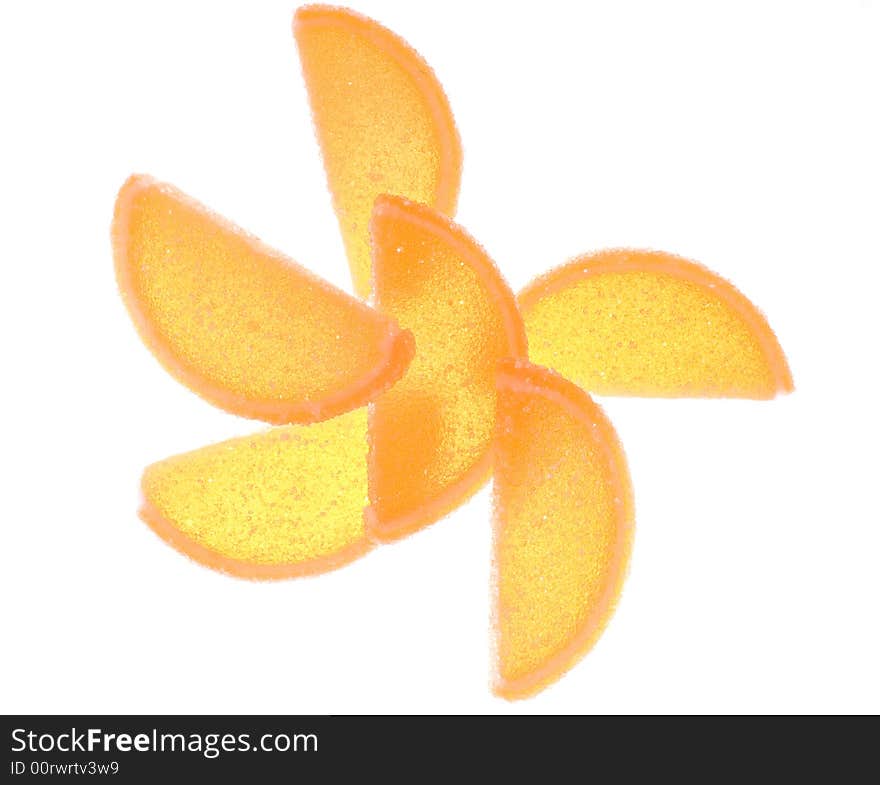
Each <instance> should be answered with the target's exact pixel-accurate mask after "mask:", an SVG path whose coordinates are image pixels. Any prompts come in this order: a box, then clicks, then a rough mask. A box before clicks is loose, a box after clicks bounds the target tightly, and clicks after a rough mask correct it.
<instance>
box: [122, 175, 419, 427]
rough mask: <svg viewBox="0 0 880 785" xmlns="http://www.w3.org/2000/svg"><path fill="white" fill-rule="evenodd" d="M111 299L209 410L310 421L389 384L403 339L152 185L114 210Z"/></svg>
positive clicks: (131, 190)
mask: <svg viewBox="0 0 880 785" xmlns="http://www.w3.org/2000/svg"><path fill="white" fill-rule="evenodd" d="M113 249H114V256H115V261H116V275H117V280H118V282H119V288H120V291H121V292H122V296H123V299H124V300H125V304H126V305H127V306H128V310H129V312H130V313H131V316H132V319H133V320H134V323H135V325H136V326H137V328H138V331H139V332H140V334H141V337H142V338H143V340H144V342H145V343H146V344H147V346H148V347H149V348H150V349H151V350H152V351H153V353H154V354H155V355H156V357H158V359H159V360H160V361H161V362H162V364H163V365H164V366H165V367H166V368H167V369H168V371H169V372H170V373H171V374H172V375H174V376H175V377H176V378H177V379H179V380H180V381H182V382H183V383H184V384H186V385H187V386H188V387H189V388H190V389H192V390H193V391H195V392H196V393H198V394H199V395H201V396H202V397H203V398H205V399H206V400H208V401H210V402H211V403H213V404H215V405H217V406H219V407H221V408H223V409H226V410H227V411H230V412H233V413H234V414H240V415H242V416H244V417H254V418H258V419H261V420H266V421H267V422H272V423H291V422H314V421H317V420H322V419H326V418H327V417H331V416H333V415H336V414H339V413H341V412H345V411H349V410H351V409H354V408H357V407H358V406H363V405H364V404H365V403H367V402H368V401H369V400H371V399H372V398H373V397H375V396H376V395H378V394H379V393H381V392H382V390H384V389H385V388H387V387H388V386H389V385H391V384H393V383H394V382H395V381H396V380H397V379H398V378H399V377H400V375H401V374H402V373H403V371H404V370H405V369H406V367H407V365H408V363H409V361H410V359H411V358H412V354H413V351H414V347H413V342H412V336H411V335H409V334H407V333H405V332H403V331H401V330H400V329H399V328H398V327H397V325H396V324H394V322H392V321H391V320H389V319H388V318H387V317H385V316H383V315H381V314H380V313H378V312H377V311H375V310H373V309H371V308H369V307H367V306H366V305H364V304H363V303H361V302H360V301H358V300H356V299H355V298H353V297H351V296H349V295H347V294H345V293H344V292H342V291H340V290H339V289H336V288H334V287H333V286H331V285H330V284H328V283H326V282H324V281H322V280H321V279H320V278H318V277H316V276H314V275H312V274H311V273H310V272H308V271H307V270H305V269H304V268H302V267H300V266H298V265H297V264H296V263H294V262H292V261H291V260H290V259H287V258H285V257H284V256H282V255H281V254H280V253H278V252H277V251H273V250H272V249H270V248H267V247H266V246H264V245H263V244H262V243H260V241H259V240H257V239H256V238H254V237H251V236H249V235H247V234H245V233H244V232H243V231H241V230H240V229H238V228H237V227H235V226H233V225H232V224H230V223H228V222H226V221H224V220H223V219H222V218H220V217H219V216H217V215H214V214H213V213H211V212H209V211H208V210H207V209H206V208H205V207H203V206H201V205H199V204H197V203H196V202H194V201H193V200H191V199H190V198H188V197H187V196H185V195H184V194H182V193H181V192H180V191H178V190H176V189H175V188H173V187H171V186H170V185H165V184H163V183H158V182H155V181H154V180H152V179H151V178H149V177H145V176H134V177H131V178H130V179H129V180H128V181H127V182H126V183H125V185H124V186H123V187H122V190H121V191H120V192H119V197H118V199H117V202H116V213H115V217H114V220H113Z"/></svg>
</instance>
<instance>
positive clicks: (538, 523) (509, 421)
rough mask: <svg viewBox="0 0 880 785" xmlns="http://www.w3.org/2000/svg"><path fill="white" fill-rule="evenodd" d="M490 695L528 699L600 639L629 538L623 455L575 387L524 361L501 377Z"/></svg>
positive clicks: (617, 587) (625, 561) (597, 411)
mask: <svg viewBox="0 0 880 785" xmlns="http://www.w3.org/2000/svg"><path fill="white" fill-rule="evenodd" d="M494 471H495V473H494V495H495V513H494V514H495V524H494V529H495V546H494V547H495V563H494V585H493V601H494V615H495V634H496V646H495V655H496V661H495V667H496V674H495V684H494V689H495V692H496V694H498V695H501V696H502V697H506V698H522V697H527V696H529V695H532V694H534V693H535V692H537V691H539V690H540V689H542V688H543V687H545V686H546V685H547V684H549V683H551V682H552V681H554V680H556V679H557V678H559V676H561V675H562V674H563V673H564V672H565V671H566V670H568V669H569V668H570V667H571V666H572V665H573V664H574V663H575V662H576V661H577V660H578V659H579V658H580V657H582V656H583V655H584V654H585V653H586V651H588V650H589V648H590V647H591V646H592V645H593V644H594V643H595V641H596V640H597V639H598V637H599V636H600V635H601V633H602V630H603V629H604V627H605V625H606V623H607V621H608V619H609V617H610V615H611V613H612V612H613V610H614V606H615V604H616V602H617V598H618V596H619V594H620V591H621V588H622V585H623V580H624V577H625V574H626V568H627V564H628V560H629V554H630V550H631V547H632V535H633V503H632V491H631V486H630V480H629V474H628V470H627V466H626V460H625V458H624V455H623V450H622V448H621V446H620V443H619V442H618V440H617V436H616V434H615V432H614V429H613V428H612V427H611V424H610V423H609V422H608V420H607V419H606V418H605V416H604V414H603V413H602V411H601V410H600V409H599V407H598V406H596V404H594V403H593V402H592V400H590V397H589V396H588V395H587V394H586V393H585V392H583V391H582V390H581V389H580V388H578V387H576V386H575V385H573V384H571V383H570V382H567V381H566V380H564V379H562V378H561V377H560V376H558V375H556V374H554V373H552V372H551V371H548V370H547V369H545V368H540V367H538V366H534V365H530V364H529V363H526V362H521V361H520V362H516V361H509V362H506V363H504V364H502V368H501V370H500V372H499V374H498V423H497V438H496V445H495V470H494Z"/></svg>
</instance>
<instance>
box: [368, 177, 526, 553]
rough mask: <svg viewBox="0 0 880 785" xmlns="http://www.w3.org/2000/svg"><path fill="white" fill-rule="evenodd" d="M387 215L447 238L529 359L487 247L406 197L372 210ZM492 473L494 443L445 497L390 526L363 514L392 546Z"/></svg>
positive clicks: (516, 349) (512, 302) (386, 199)
mask: <svg viewBox="0 0 880 785" xmlns="http://www.w3.org/2000/svg"><path fill="white" fill-rule="evenodd" d="M382 214H385V215H392V216H396V217H400V218H403V219H405V220H407V221H409V222H410V223H413V224H415V225H416V226H419V227H420V228H422V229H424V230H426V231H427V232H430V233H432V234H442V235H443V236H444V238H445V241H446V243H447V244H448V245H449V247H450V248H452V249H453V250H454V251H455V252H456V253H457V254H458V255H459V256H461V257H462V258H465V259H467V260H468V261H469V263H470V264H471V267H472V268H473V269H474V270H475V271H476V272H477V274H478V275H479V276H480V279H481V280H482V281H483V282H484V283H485V284H486V287H487V288H488V289H489V293H490V296H491V297H492V299H493V301H494V302H495V303H497V304H498V306H499V311H500V312H501V315H502V318H503V320H504V331H505V333H506V334H507V338H508V341H509V343H510V356H511V357H521V358H525V357H527V356H528V344H527V342H526V333H525V325H524V324H523V321H522V317H521V316H520V314H519V309H518V308H517V304H516V296H515V295H514V294H513V291H512V290H511V289H510V287H509V286H508V285H507V283H506V282H505V280H504V278H502V276H501V272H500V271H499V270H498V268H497V267H496V266H495V264H494V263H493V262H492V260H491V259H490V258H489V256H488V255H487V254H486V252H485V251H484V250H483V248H482V246H480V245H479V244H478V243H477V242H476V241H475V240H474V239H473V238H472V237H471V236H470V235H469V234H468V233H467V232H466V231H465V230H464V229H462V228H461V227H460V226H458V224H453V223H452V221H449V220H448V219H445V220H443V221H440V220H438V217H437V215H436V213H435V212H434V211H433V210H431V208H429V207H427V206H425V205H422V204H419V203H417V202H413V201H411V200H409V199H405V198H404V197H401V196H391V195H389V194H383V195H381V196H379V197H377V199H376V202H375V206H374V207H373V217H374V218H375V217H376V216H377V215H382ZM375 277H376V265H375V264H374V265H373V278H374V279H375ZM372 290H373V292H374V293H375V292H376V291H377V289H376V284H375V280H374V281H373V288H372ZM369 449H370V453H372V451H373V440H372V439H370V448H369ZM368 465H370V464H368ZM491 474H492V444H491V443H490V444H489V445H488V446H487V448H486V451H485V453H484V454H483V456H482V457H481V458H480V459H479V460H478V461H477V462H476V463H474V465H473V466H472V467H471V468H470V469H468V470H467V471H466V472H465V473H464V474H463V475H462V476H461V477H460V478H459V479H458V481H457V482H455V483H454V484H453V485H450V486H449V487H448V488H446V489H445V490H444V491H443V493H441V494H439V495H438V496H436V497H434V498H433V499H432V500H431V501H430V502H428V503H426V504H425V505H423V506H422V507H421V508H420V509H419V510H417V511H414V512H412V513H409V514H408V515H401V516H398V517H397V518H394V519H392V520H390V521H382V522H380V521H379V519H378V517H377V515H376V512H375V510H374V509H373V507H372V505H370V506H368V507H367V508H366V510H364V521H365V523H366V527H367V532H368V533H369V534H370V535H371V536H372V537H373V538H374V540H375V541H376V542H386V543H387V542H393V541H395V540H400V539H402V538H404V537H406V536H407V535H409V534H412V533H414V532H416V531H418V530H419V529H422V528H424V527H425V526H427V525H430V524H433V523H436V522H437V521H439V520H440V519H442V518H444V517H445V516H447V515H448V514H449V513H451V512H452V511H453V510H455V509H456V508H457V507H459V506H460V505H461V504H464V503H465V502H466V501H467V500H468V499H470V498H471V497H472V496H473V495H474V494H475V493H476V492H477V491H478V490H480V488H481V487H482V486H483V485H484V484H485V482H486V481H487V480H488V479H489V477H490V476H491Z"/></svg>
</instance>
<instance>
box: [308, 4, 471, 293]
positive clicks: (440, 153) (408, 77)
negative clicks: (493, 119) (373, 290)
mask: <svg viewBox="0 0 880 785" xmlns="http://www.w3.org/2000/svg"><path fill="white" fill-rule="evenodd" d="M294 35H295V37H296V41H297V45H298V48H299V54H300V59H301V62H302V69H303V75H304V77H305V82H306V87H307V88H308V91H309V98H310V101H311V105H312V115H313V117H314V121H315V126H316V130H317V135H318V141H319V143H320V145H321V151H322V153H323V158H324V167H325V169H326V171H327V180H328V184H329V186H330V190H331V192H332V194H333V202H334V206H335V208H336V213H337V217H338V219H339V226H340V229H341V231H342V236H343V240H344V242H345V247H346V251H347V254H348V259H349V264H350V265H351V273H352V278H353V280H354V286H355V291H357V292H358V294H360V295H361V296H363V297H367V296H368V295H369V293H370V281H371V274H370V260H371V257H370V238H369V222H370V214H371V211H372V209H373V202H374V201H375V199H376V197H377V196H378V195H379V194H382V193H390V194H399V195H401V196H406V197H408V198H410V199H413V200H415V201H418V202H424V203H425V204H429V205H431V206H433V207H436V208H437V209H438V210H440V211H441V212H443V213H445V214H447V215H452V214H453V213H454V212H455V205H456V201H457V198H458V187H459V182H460V179H461V144H460V142H459V138H458V131H457V130H456V127H455V122H454V120H453V118H452V112H451V111H450V109H449V104H448V102H447V100H446V96H445V95H444V93H443V88H442V87H441V86H440V84H439V82H438V81H437V78H436V77H435V76H434V72H433V71H432V70H431V69H430V67H429V66H428V65H427V63H425V61H424V60H422V58H421V57H419V55H418V54H417V53H416V52H415V51H414V50H413V49H411V48H410V47H409V45H408V44H407V43H406V42H405V41H403V40H402V39H400V38H399V37H398V36H396V35H394V33H392V32H390V31H389V30H386V29H385V28H384V27H382V26H381V25H379V24H377V23H376V22H374V21H373V20H371V19H368V18H366V17H364V16H361V15H360V14H356V13H354V12H352V11H349V10H347V9H344V8H335V7H329V6H319V5H318V6H303V7H302V8H300V9H299V10H298V11H297V12H296V16H295V18H294Z"/></svg>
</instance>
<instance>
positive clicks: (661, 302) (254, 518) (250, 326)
mask: <svg viewBox="0 0 880 785" xmlns="http://www.w3.org/2000/svg"><path fill="white" fill-rule="evenodd" d="M293 32H294V37H295V39H296V44H297V46H298V49H299V54H300V59H301V64H302V71H303V75H304V78H305V82H306V86H307V89H308V93H309V98H310V101H311V107H312V115H313V118H314V123H315V127H316V130H317V137H318V142H319V145H320V147H321V151H322V154H323V160H324V164H325V169H326V172H327V178H328V183H329V188H330V191H331V193H332V196H333V204H334V207H335V210H336V213H337V217H338V220H339V226H340V229H341V232H342V235H343V239H344V243H345V248H346V252H347V256H348V259H349V263H350V266H351V272H352V279H353V282H354V290H355V291H356V292H357V294H358V295H359V296H360V297H361V298H363V299H357V298H355V297H353V296H351V295H349V294H346V293H345V292H343V291H340V290H339V289H336V288H334V287H333V286H331V285H330V284H329V283H326V282H324V281H323V280H321V279H320V278H318V277H317V276H315V275H314V274H312V273H310V272H309V271H307V270H306V269H304V268H303V267H301V266H299V265H298V264H296V263H295V262H293V261H292V260H290V259H288V258H286V257H285V256H283V255H282V254H280V253H279V252H277V251H274V250H272V249H271V248H268V247H266V246H264V245H263V244H262V243H260V242H259V241H258V240H257V239H256V238H254V237H252V236H250V235H248V234H247V233H245V232H244V231H242V230H241V229H239V228H237V227H236V226H234V225H233V224H231V223H229V222H227V221H225V220H224V219H222V218H220V217H219V216H217V215H215V214H213V213H212V212H211V211H210V210H208V209H207V208H205V207H203V206H202V205H201V204H199V203H198V202H196V201H194V200H193V199H191V198H190V197H188V196H186V195H184V194H183V193H181V192H180V191H178V190H176V189H175V188H174V187H172V186H170V185H167V184H163V183H159V182H156V181H154V180H153V179H151V178H149V177H147V176H133V177H131V178H129V180H128V181H127V182H126V183H125V184H124V185H123V187H122V189H121V191H120V193H119V196H118V199H117V202H116V208H115V215H114V220H113V229H112V239H113V250H114V258H115V265H116V274H117V279H118V282H119V287H120V291H121V293H122V296H123V299H124V301H125V303H126V305H127V307H128V310H129V312H130V314H131V316H132V319H133V320H134V323H135V325H136V327H137V329H138V332H139V333H140V335H141V337H142V338H143V340H144V342H145V343H146V345H147V346H148V347H149V348H150V349H151V350H152V351H153V353H154V354H155V356H156V357H157V358H158V359H159V361H160V362H161V363H162V365H164V367H165V368H166V370H167V371H168V372H170V373H171V374H172V375H174V376H175V377H176V378H177V379H179V380H180V381H181V382H182V383H183V384H185V385H186V386H188V387H189V388H190V389H191V390H193V391H194V392H196V393H197V394H199V395H201V396H202V397H203V398H205V400H207V401H209V402H210V403H212V404H214V405H215V406H218V407H221V408H222V409H225V410H227V411H229V412H233V413H235V414H238V415H241V416H244V417H250V418H255V419H260V420H263V421H265V422H268V423H271V424H272V425H273V426H275V427H273V428H271V429H269V430H264V431H262V432H259V433H256V434H255V435H253V436H249V437H245V438H237V439H232V440H230V441H226V442H223V443H220V444H215V445H211V446H207V447H203V448H201V449H198V450H195V451H193V452H190V453H186V454H183V455H177V456H174V457H171V458H168V459H166V460H163V461H160V462H159V463H156V464H154V465H152V466H150V467H148V468H147V469H146V470H145V472H144V475H143V479H142V493H143V502H142V507H141V510H140V514H141V517H142V518H143V519H144V520H145V521H146V522H147V523H148V524H149V525H150V526H151V527H152V528H153V529H154V530H155V532H156V533H157V534H159V536H160V537H162V538H163V539H165V540H166V541H167V542H168V543H170V544H171V545H172V546H174V547H175V548H177V549H178V550H180V551H182V552H183V553H184V554H186V555H187V556H189V557H191V558H192V559H194V560H196V561H198V562H200V563H202V564H204V565H207V566H208V567H212V568H214V569H217V570H221V571H223V572H226V573H228V574H230V575H234V576H239V577H244V578H251V579H280V578H293V577H297V576H302V575H312V574H317V573H321V572H325V571H327V570H331V569H335V568H338V567H340V566H342V565H344V564H346V563H348V562H350V561H352V560H353V559H356V558H359V557H361V556H363V555H364V554H366V553H367V552H368V551H369V550H370V549H371V548H372V547H374V546H375V545H376V544H380V543H386V542H389V541H393V540H395V539H398V538H401V537H404V536H406V535H409V534H412V533H413V532H415V531H417V530H419V529H421V528H423V527H425V526H427V525H429V524H431V523H433V522H435V521H437V520H438V519H440V518H441V517H443V516H444V515H446V514H447V513H449V512H450V511H452V510H453V509H454V508H456V507H457V506H458V505H460V504H461V503H462V502H463V501H464V500H466V499H467V498H468V497H469V496H470V495H472V494H473V493H474V492H475V491H477V490H478V489H479V488H480V487H481V486H482V485H484V484H485V483H486V482H487V481H488V480H489V478H490V477H491V478H492V479H493V488H494V502H495V504H494V542H495V544H494V564H493V565H492V571H491V572H492V582H493V603H494V629H493V630H492V631H491V635H492V639H493V644H494V652H495V654H494V662H495V665H494V667H495V675H494V684H493V689H494V691H495V692H496V694H498V695H500V696H503V697H506V698H519V697H526V696H529V695H532V694H534V693H536V692H538V691H539V690H541V689H542V688H543V687H545V686H546V685H548V684H549V683H551V682H553V681H555V680H556V679H558V678H559V677H560V676H561V675H562V674H563V673H564V672H565V671H566V670H567V669H569V668H570V667H571V666H572V665H573V664H574V663H575V662H576V661H577V660H578V659H579V658H580V657H582V656H583V655H584V654H585V653H586V652H587V650H588V649H589V648H590V647H591V646H592V645H593V643H594V642H595V641H596V639H597V638H598V637H599V635H600V634H601V632H602V630H603V628H604V626H605V625H606V623H607V621H608V619H609V617H610V615H611V613H612V612H613V609H614V606H615V604H616V601H617V598H618V597H619V595H620V592H621V588H622V585H623V581H624V577H625V575H626V570H627V564H628V559H629V554H630V549H631V545H632V538H633V500H632V491H631V487H630V480H629V475H628V471H627V466H626V461H625V458H624V454H623V450H622V448H621V446H620V443H619V442H618V439H617V437H616V435H615V432H614V429H613V428H612V426H611V424H610V423H609V421H608V420H607V418H606V417H605V416H604V414H603V413H602V411H601V410H600V408H599V407H598V406H597V405H596V404H595V403H594V402H593V401H592V399H591V398H590V396H589V394H588V392H593V393H597V394H602V395H638V396H664V397H742V398H772V397H774V396H775V395H777V394H779V393H783V392H788V391H791V390H792V389H793V385H792V379H791V374H790V372H789V369H788V365H787V362H786V360H785V357H784V355H783V353H782V350H781V348H780V346H779V344H778V342H777V340H776V338H775V336H774V334H773V332H772V330H771V329H770V327H769V326H768V324H767V322H766V320H765V319H764V317H763V316H762V315H761V314H760V313H759V311H758V310H757V309H756V308H755V307H754V306H753V305H752V304H751V303H750V302H749V300H748V299H746V297H745V296H744V295H742V294H741V293H740V292H738V291H737V290H736V289H735V288H734V287H733V286H732V285H731V284H729V283H728V282H727V281H725V280H723V279H721V278H719V277H718V276H716V275H715V274H713V273H712V272H710V271H709V270H707V269H706V268H704V267H702V266H700V265H698V264H695V263H693V262H690V261H686V260H684V259H681V258H678V257H675V256H672V255H670V254H666V253H660V252H654V251H635V250H610V251H601V252H598V253H594V254H590V255H586V256H583V257H581V258H578V259H576V260H574V261H572V262H570V263H569V264H566V265H564V266H562V267H560V268H558V269H556V270H553V271H552V272H549V273H548V274H547V275H545V276H543V277H541V278H539V279H538V280H536V281H535V282H533V283H532V284H531V285H529V286H528V287H527V288H526V289H525V290H524V291H523V292H521V293H520V295H519V296H518V297H517V296H515V295H514V294H513V293H512V291H511V290H510V288H509V287H508V285H507V284H506V282H505V281H504V278H503V277H502V275H501V273H500V272H499V270H498V268H497V267H496V265H495V264H494V263H493V262H492V260H490V259H489V258H488V257H487V255H486V253H485V252H484V251H483V249H482V248H481V247H480V246H479V245H478V244H477V243H476V242H475V241H474V239H473V238H472V237H471V236H470V235H469V234H467V233H466V232H465V231H464V230H463V229H462V228H461V227H459V226H457V225H456V224H455V223H453V222H452V220H451V218H450V216H451V215H453V213H454V210H455V205H456V201H457V195H458V188H459V181H460V174H461V147H460V143H459V137H458V132H457V130H456V127H455V124H454V121H453V118H452V113H451V111H450V108H449V104H448V102H447V99H446V96H445V94H444V92H443V90H442V88H441V87H440V85H439V83H438V81H437V79H436V77H435V75H434V73H433V71H432V70H431V69H430V68H429V67H428V65H427V64H426V63H425V62H424V61H423V60H422V59H421V57H420V56H419V55H418V54H417V53H416V52H415V51H414V50H413V49H411V48H410V47H409V46H408V45H407V44H406V43H405V42H404V41H403V40H401V39H400V38H399V37H397V36H396V35H395V34H393V33H391V32H390V31H388V30H387V29H385V28H383V27H381V26H380V25H379V24H377V23H376V22H374V21H372V20H370V19H367V18H365V17H363V16H360V15H358V14H355V13H353V12H351V11H348V10H345V9H341V8H331V7H325V6H306V7H303V8H300V9H299V10H298V11H297V12H296V14H295V17H294V25H293ZM367 300H369V302H367Z"/></svg>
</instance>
